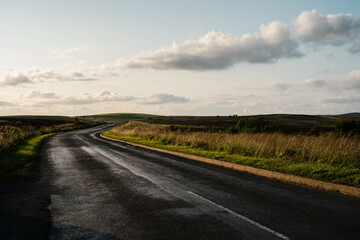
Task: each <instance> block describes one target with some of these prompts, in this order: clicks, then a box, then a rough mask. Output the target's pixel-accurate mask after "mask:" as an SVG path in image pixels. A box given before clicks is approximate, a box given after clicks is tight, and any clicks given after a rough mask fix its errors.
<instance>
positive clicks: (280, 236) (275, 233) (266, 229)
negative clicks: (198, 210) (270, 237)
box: [188, 191, 290, 240]
mask: <svg viewBox="0 0 360 240" xmlns="http://www.w3.org/2000/svg"><path fill="white" fill-rule="evenodd" d="M188 193H189V194H191V195H193V196H195V197H198V198H200V199H202V200H203V201H205V202H208V203H210V204H212V205H214V206H216V207H218V208H220V209H222V210H224V211H226V212H228V213H230V214H232V215H234V216H236V217H238V218H240V219H242V220H244V221H246V222H248V223H251V224H253V225H255V226H257V227H258V228H261V229H263V230H265V231H267V232H269V233H272V234H274V235H275V236H277V237H279V238H281V239H287V240H288V239H290V238H289V237H287V236H285V235H284V234H281V233H279V232H276V231H274V230H272V229H270V228H268V227H265V226H264V225H262V224H260V223H258V222H255V221H253V220H251V219H250V218H247V217H245V216H243V215H241V214H238V213H236V212H234V211H232V210H230V209H228V208H226V207H223V206H221V205H219V204H217V203H214V202H213V201H210V200H209V199H206V198H204V197H202V196H200V195H197V194H196V193H193V192H190V191H188Z"/></svg>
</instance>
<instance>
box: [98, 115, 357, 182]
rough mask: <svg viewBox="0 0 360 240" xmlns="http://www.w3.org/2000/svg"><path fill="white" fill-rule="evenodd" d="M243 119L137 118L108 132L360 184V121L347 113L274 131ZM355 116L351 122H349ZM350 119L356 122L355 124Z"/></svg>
mask: <svg viewBox="0 0 360 240" xmlns="http://www.w3.org/2000/svg"><path fill="white" fill-rule="evenodd" d="M248 119H250V120H239V121H238V122H237V123H236V124H235V125H234V126H233V127H231V128H229V129H228V130H227V131H218V132H212V131H208V128H204V127H201V126H184V125H168V124H150V123H146V122H138V121H131V122H129V123H127V124H124V125H122V126H120V127H116V128H114V129H111V130H109V131H107V132H104V133H103V135H104V136H107V137H111V138H115V139H120V140H125V141H130V142H136V143H140V144H144V145H148V146H152V147H158V148H164V149H168V150H173V151H178V152H184V153H189V154H194V155H199V156H203V157H208V158H214V159H219V160H223V161H229V162H234V163H239V164H244V165H249V166H253V167H258V168H263V169H268V170H274V171H279V172H284V173H290V174H294V175H298V176H303V177H309V178H313V179H318V180H325V181H330V182H334V183H340V184H346V185H350V186H357V187H360V135H359V134H357V131H358V129H359V128H358V127H359V126H358V122H356V120H355V123H354V121H353V120H348V119H343V120H338V121H337V122H336V124H335V125H334V126H333V131H327V132H319V131H317V130H316V128H311V129H310V130H309V131H308V132H306V133H303V132H301V133H293V134H289V133H281V132H273V131H270V130H269V128H268V127H267V123H266V121H264V120H263V119H256V118H248ZM349 121H350V122H351V123H350V124H349V123H348V122H349ZM349 125H350V128H349Z"/></svg>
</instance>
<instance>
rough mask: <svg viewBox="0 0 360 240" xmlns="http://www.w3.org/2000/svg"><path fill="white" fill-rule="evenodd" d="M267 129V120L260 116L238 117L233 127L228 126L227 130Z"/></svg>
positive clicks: (249, 130)
mask: <svg viewBox="0 0 360 240" xmlns="http://www.w3.org/2000/svg"><path fill="white" fill-rule="evenodd" d="M266 130H267V122H266V121H265V120H264V119H262V118H260V117H249V118H242V119H240V120H239V121H238V122H237V123H236V125H235V127H231V128H229V130H228V131H229V132H231V133H236V132H243V133H260V132H265V131H266Z"/></svg>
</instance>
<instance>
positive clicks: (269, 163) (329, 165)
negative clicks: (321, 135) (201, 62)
mask: <svg viewBox="0 0 360 240" xmlns="http://www.w3.org/2000/svg"><path fill="white" fill-rule="evenodd" d="M123 128H124V129H126V127H125V126H124V127H123ZM121 129H122V127H118V128H115V130H109V131H106V132H104V133H102V134H103V135H104V136H106V137H110V138H114V139H119V140H124V141H129V142H134V143H139V144H143V145H147V146H150V147H156V148H162V149H166V150H171V151H177V152H182V153H188V154H193V155H197V156H202V157H207V158H213V159H217V160H222V161H226V162H232V163H237V164H242V165H247V166H251V167H256V168H261V169H266V170H272V171H277V172H282V173H288V174H293V175H297V176H301V177H307V178H312V179H316V180H322V181H328V182H333V183H337V184H344V185H348V186H355V187H360V169H359V168H358V167H357V166H356V165H355V164H354V163H351V164H350V163H349V164H346V163H344V162H339V161H331V158H329V159H330V160H329V161H324V160H323V159H320V160H319V161H307V160H306V159H304V160H302V161H301V160H299V159H296V160H293V159H290V158H286V155H285V156H284V155H282V156H281V157H254V156H245V155H244V154H243V153H242V154H241V153H237V152H234V151H228V150H227V149H226V148H217V149H215V150H213V149H211V148H210V149H204V147H202V146H201V145H199V144H192V143H189V142H181V141H178V140H177V141H176V140H171V139H169V138H168V139H167V140H166V141H164V138H159V137H156V134H153V135H151V134H143V135H141V134H130V133H129V131H128V132H126V130H121ZM205 147H206V148H208V146H205Z"/></svg>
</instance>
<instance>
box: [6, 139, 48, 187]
mask: <svg viewBox="0 0 360 240" xmlns="http://www.w3.org/2000/svg"><path fill="white" fill-rule="evenodd" d="M52 135H54V133H50V134H45V135H40V136H36V137H32V138H30V139H27V140H25V141H24V142H23V143H22V144H20V145H18V146H17V147H16V148H15V150H14V151H6V152H1V153H0V158H1V161H0V186H2V185H5V184H8V183H11V182H16V181H17V180H19V179H20V178H22V177H24V176H26V175H27V174H29V172H30V170H31V167H32V166H33V165H34V164H35V160H36V158H37V156H38V151H39V148H40V145H41V143H42V141H43V140H44V139H45V138H47V137H50V136H52Z"/></svg>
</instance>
